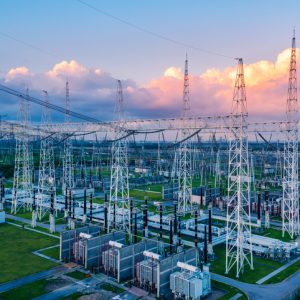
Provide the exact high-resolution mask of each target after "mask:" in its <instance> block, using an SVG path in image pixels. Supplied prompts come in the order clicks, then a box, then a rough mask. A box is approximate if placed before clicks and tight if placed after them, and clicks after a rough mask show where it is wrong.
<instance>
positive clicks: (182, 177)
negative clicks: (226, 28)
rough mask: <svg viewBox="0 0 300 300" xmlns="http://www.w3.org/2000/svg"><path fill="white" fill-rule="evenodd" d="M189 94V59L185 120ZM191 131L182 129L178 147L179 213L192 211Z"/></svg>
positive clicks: (184, 108)
mask: <svg viewBox="0 0 300 300" xmlns="http://www.w3.org/2000/svg"><path fill="white" fill-rule="evenodd" d="M190 109H191V108H190V96H189V73H188V59H187V57H186V60H185V69H184V83H183V109H182V118H183V122H184V121H185V119H186V118H187V117H188V116H189V112H190ZM189 135H190V131H189V130H188V129H182V130H181V141H182V142H181V143H180V145H179V149H178V168H176V169H177V170H176V171H177V172H178V174H177V176H178V213H184V214H185V212H187V211H191V209H192V202H191V201H192V148H191V142H190V139H189Z"/></svg>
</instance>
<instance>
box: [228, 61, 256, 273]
mask: <svg viewBox="0 0 300 300" xmlns="http://www.w3.org/2000/svg"><path fill="white" fill-rule="evenodd" d="M247 116H248V114H247V102H246V92H245V82H244V70H243V60H242V59H241V58H239V59H238V67H237V75H236V80H235V86H234V94H233V102H232V111H231V126H230V145H229V147H230V148H229V166H228V203H227V222H226V267H225V273H226V274H228V273H229V272H230V271H231V269H233V268H235V275H236V277H239V275H240V273H241V272H242V273H243V271H244V268H245V266H246V265H249V266H250V269H253V256H252V241H251V226H250V223H251V222H250V221H251V219H250V182H251V176H250V169H249V159H248V138H247Z"/></svg>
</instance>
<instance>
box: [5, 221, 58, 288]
mask: <svg viewBox="0 0 300 300" xmlns="http://www.w3.org/2000/svg"><path fill="white" fill-rule="evenodd" d="M55 244H57V239H55V238H52V237H49V236H45V235H42V234H39V233H36V232H32V231H29V230H26V229H22V228H19V227H15V226H13V225H9V224H1V225H0V245H1V247H0V266H1V268H0V283H2V282H6V281H10V280H14V279H17V278H20V277H22V276H26V275H29V274H33V273H36V272H39V271H43V270H46V269H50V268H52V267H55V266H56V265H57V264H55V263H53V262H51V261H49V260H46V259H43V258H41V257H38V256H36V255H34V254H32V251H35V250H38V249H41V248H46V247H49V246H52V245H55ZM8 270H9V271H8Z"/></svg>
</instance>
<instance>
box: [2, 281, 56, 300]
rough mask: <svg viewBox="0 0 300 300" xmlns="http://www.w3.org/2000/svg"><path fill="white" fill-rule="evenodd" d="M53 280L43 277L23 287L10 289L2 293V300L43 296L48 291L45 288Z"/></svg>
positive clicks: (21, 299) (26, 299) (20, 299)
mask: <svg viewBox="0 0 300 300" xmlns="http://www.w3.org/2000/svg"><path fill="white" fill-rule="evenodd" d="M50 282H51V280H47V279H41V280H38V281H35V282H32V283H29V284H25V285H22V286H21V287H18V288H15V289H12V290H9V291H7V292H4V293H1V294H0V299H1V300H2V299H3V300H5V299H7V300H11V299H17V300H28V299H33V298H35V297H38V296H41V295H43V294H45V293H47V291H46V290H45V288H46V286H47V284H49V283H50Z"/></svg>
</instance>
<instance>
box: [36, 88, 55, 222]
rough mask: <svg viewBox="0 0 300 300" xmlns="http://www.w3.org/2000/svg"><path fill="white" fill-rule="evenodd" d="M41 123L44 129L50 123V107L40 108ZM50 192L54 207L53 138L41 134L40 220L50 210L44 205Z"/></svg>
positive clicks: (47, 100)
mask: <svg viewBox="0 0 300 300" xmlns="http://www.w3.org/2000/svg"><path fill="white" fill-rule="evenodd" d="M43 92H44V95H45V101H46V102H49V98H48V93H47V91H43ZM41 123H42V126H43V127H44V128H45V129H47V128H48V127H49V126H50V124H51V115H50V109H49V108H48V107H46V106H45V107H43V109H42V119H41ZM52 193H53V199H54V207H55V199H56V183H55V167H54V150H53V140H52V137H51V136H50V137H49V136H44V134H41V146H40V166H39V180H38V194H37V215H38V218H39V219H40V220H41V219H42V217H43V216H44V214H45V213H46V212H47V211H49V210H50V205H45V203H46V202H48V203H49V204H50V197H51V194H52Z"/></svg>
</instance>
